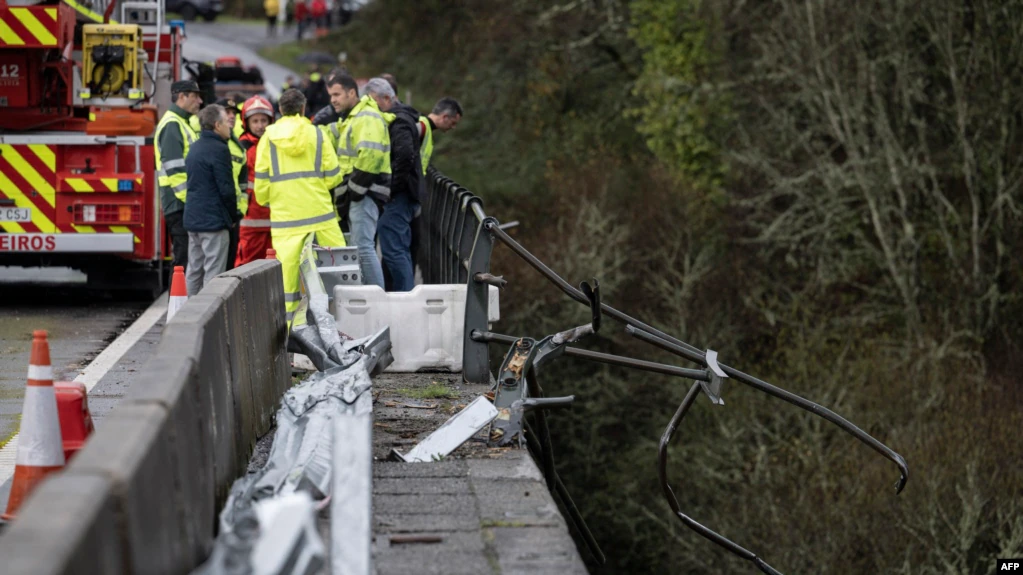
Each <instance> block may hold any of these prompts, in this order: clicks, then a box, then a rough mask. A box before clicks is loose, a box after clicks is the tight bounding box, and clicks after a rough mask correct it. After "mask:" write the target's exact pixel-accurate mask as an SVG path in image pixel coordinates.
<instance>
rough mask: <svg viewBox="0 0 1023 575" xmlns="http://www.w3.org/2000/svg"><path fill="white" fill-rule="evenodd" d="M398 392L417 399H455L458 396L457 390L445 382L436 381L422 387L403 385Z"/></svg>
mask: <svg viewBox="0 0 1023 575" xmlns="http://www.w3.org/2000/svg"><path fill="white" fill-rule="evenodd" d="M398 393H400V394H402V395H404V396H406V397H414V398H416V399H455V398H457V397H458V392H457V391H455V390H453V389H451V388H450V387H448V386H447V385H445V384H443V383H437V382H436V381H435V382H433V383H431V384H430V385H428V386H426V387H424V388H422V389H413V388H411V387H402V388H399V389H398Z"/></svg>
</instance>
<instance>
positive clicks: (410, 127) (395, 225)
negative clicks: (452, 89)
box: [377, 102, 423, 292]
mask: <svg viewBox="0 0 1023 575" xmlns="http://www.w3.org/2000/svg"><path fill="white" fill-rule="evenodd" d="M381 110H384V108H383V106H381ZM384 111H386V112H390V113H391V114H394V121H393V122H391V125H390V127H389V128H388V133H389V135H390V137H391V200H390V201H389V202H387V204H385V205H384V212H383V214H381V215H380V220H379V221H378V222H377V237H378V239H379V240H380V252H381V255H383V258H382V259H383V262H382V263H383V265H384V268H385V269H386V270H387V275H388V276H389V277H390V280H391V286H390V287H391V290H390V291H399V292H404V291H411V290H412V288H413V287H415V272H414V270H413V269H412V218H413V217H415V214H416V211H417V210H418V209H419V192H420V187H421V182H422V178H423V172H422V169H423V161H422V159H421V158H420V155H419V147H420V141H419V112H417V111H416V110H415V109H414V108H412V107H411V106H407V105H405V104H402V103H400V102H394V103H390V108H389V109H387V110H384Z"/></svg>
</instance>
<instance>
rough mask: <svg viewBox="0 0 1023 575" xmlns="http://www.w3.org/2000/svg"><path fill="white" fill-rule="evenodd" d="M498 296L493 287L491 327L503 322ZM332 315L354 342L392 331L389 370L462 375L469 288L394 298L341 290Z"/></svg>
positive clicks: (423, 288) (419, 290) (367, 290)
mask: <svg viewBox="0 0 1023 575" xmlns="http://www.w3.org/2000/svg"><path fill="white" fill-rule="evenodd" d="M497 293H498V292H497V288H496V287H494V286H490V302H489V312H490V313H489V315H490V317H489V318H488V321H489V322H495V321H497V320H499V319H500V318H501V314H500V311H499V299H498V295H497ZM334 310H335V313H334V317H335V318H336V319H337V327H338V329H339V330H341V331H343V332H344V333H346V334H348V335H350V336H352V337H355V338H359V337H363V336H366V335H372V334H374V333H376V332H377V331H379V330H380V329H382V328H383V327H385V326H390V327H391V354H392V355H393V356H394V362H393V363H391V365H390V366H389V367H388V368H387V369H386V370H385V371H389V372H413V371H418V370H420V369H445V370H448V371H452V372H459V371H462V339H463V337H462V334H463V332H464V329H465V284H434V285H418V286H416V287H415V288H414V289H413V290H412V291H410V292H395V293H387V292H385V291H384V290H382V289H380V288H379V287H378V286H372V285H371V286H345V285H341V286H337V287H335V288H334Z"/></svg>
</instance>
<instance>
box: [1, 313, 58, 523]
mask: <svg viewBox="0 0 1023 575" xmlns="http://www.w3.org/2000/svg"><path fill="white" fill-rule="evenodd" d="M63 467H64V447H63V444H62V442H61V436H60V418H59V417H58V415H57V398H56V396H55V394H54V391H53V368H52V367H50V344H49V343H48V342H47V341H46V331H44V330H36V331H34V332H32V355H31V358H30V359H29V366H28V385H26V386H25V405H24V407H23V408H22V410H21V431H20V432H19V435H18V454H17V457H16V459H15V468H14V481H13V482H12V483H11V496H10V499H8V500H7V512H6V513H4V514H3V516H2V518H3V519H4V520H5V521H10V520H12V519H14V516H15V514H16V513H17V511H18V508H19V507H21V504H22V503H23V502H24V501H25V499H26V498H27V497H28V495H29V493H31V491H32V490H33V489H35V487H36V485H38V484H39V482H40V481H42V479H43V478H44V477H46V475H48V474H50V473H53V472H54V471H59V470H60V469H61V468H63Z"/></svg>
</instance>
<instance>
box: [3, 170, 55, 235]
mask: <svg viewBox="0 0 1023 575" xmlns="http://www.w3.org/2000/svg"><path fill="white" fill-rule="evenodd" d="M0 192H3V193H4V195H6V196H7V197H8V198H10V199H12V200H14V205H16V206H18V207H19V208H30V209H31V210H32V223H33V224H35V225H36V226H37V227H38V228H39V231H41V232H43V233H51V234H52V233H53V232H54V231H55V230H56V227H55V226H54V225H53V222H51V221H50V218H48V217H46V214H44V213H42V212H40V211H39V208H37V207H36V205H35V204H33V203H32V201H31V200H29V199H28V197H27V196H25V194H24V193H22V191H21V190H19V189H18V187H17V186H15V185H14V183H13V182H11V181H10V180H9V179H7V178H0ZM21 231H24V230H21Z"/></svg>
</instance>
